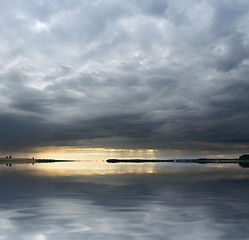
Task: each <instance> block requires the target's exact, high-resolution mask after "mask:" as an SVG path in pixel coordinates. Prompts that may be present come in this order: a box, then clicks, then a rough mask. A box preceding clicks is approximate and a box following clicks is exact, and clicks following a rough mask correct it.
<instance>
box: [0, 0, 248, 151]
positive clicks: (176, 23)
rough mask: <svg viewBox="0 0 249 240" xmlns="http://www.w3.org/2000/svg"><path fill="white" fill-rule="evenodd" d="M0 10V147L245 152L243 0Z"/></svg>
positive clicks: (38, 4)
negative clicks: (228, 150) (228, 147)
mask: <svg viewBox="0 0 249 240" xmlns="http://www.w3.org/2000/svg"><path fill="white" fill-rule="evenodd" d="M1 5H2V8H1V10H0V11H1V12H0V27H1V33H0V41H1V47H0V54H1V55H0V56H1V58H0V66H1V68H0V104H1V108H0V134H1V138H0V147H1V148H2V149H13V148H16V149H18V148H24V147H28V148H29V147H32V146H49V145H67V146H68V145H78V146H82V147H84V146H88V147H109V148H157V149H172V150H174V149H185V150H193V151H195V150H198V149H207V150H209V151H215V150H222V149H223V150H225V149H226V148H227V146H228V145H229V146H230V148H231V149H233V150H234V151H235V150H238V149H240V150H241V149H242V150H243V151H245V150H246V149H247V147H248V143H249V127H248V126H247V125H248V124H247V122H248V117H249V112H248V109H249V104H248V103H249V94H248V91H249V81H248V74H249V70H248V69H249V68H248V65H249V36H248V35H249V27H248V24H247V22H248V21H249V14H248V9H249V3H247V1H243V0H241V1H219V2H217V1H213V0H204V1H197V0H190V1H187V2H186V1H183V0H176V1H165V0H158V1H152V0H146V1H143V2H141V1H136V0H133V1H120V0H111V1H110V0H108V1H107V0H95V1H88V0H85V1H83V0H82V1H77V0H74V1H67V0H63V1H52V2H51V1H45V0H44V1H32V2H30V1H27V0H26V1H25V0H20V1H17V0H14V1H11V2H9V1H4V0H3V1H1ZM115 139H119V140H118V141H116V140H115Z"/></svg>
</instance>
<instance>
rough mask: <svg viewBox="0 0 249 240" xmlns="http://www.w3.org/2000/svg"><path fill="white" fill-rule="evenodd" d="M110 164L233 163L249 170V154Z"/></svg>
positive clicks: (119, 160) (120, 161) (131, 160)
mask: <svg viewBox="0 0 249 240" xmlns="http://www.w3.org/2000/svg"><path fill="white" fill-rule="evenodd" d="M106 162H108V163H159V162H174V163H199V164H207V163H219V164H221V163H223V164H228V163H233V164H239V166H240V167H243V168H249V154H244V155H242V156H240V157H239V158H233V159H232V158H221V159H209V158H198V159H173V160H172V159H169V160H158V159H148V160H145V159H107V160H106Z"/></svg>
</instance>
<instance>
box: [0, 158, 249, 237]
mask: <svg viewBox="0 0 249 240" xmlns="http://www.w3.org/2000/svg"><path fill="white" fill-rule="evenodd" d="M248 186H249V168H248V169H247V168H242V167H239V166H238V165H236V164H206V165H198V164H194V163H189V164H183V163H157V164H152V163H147V164H125V163H123V164H122V163H121V164H108V163H105V162H102V161H99V162H74V163H50V164H35V165H13V166H12V167H7V166H0V239H8V240H11V239H18V240H20V239H25V240H29V239H30V240H54V239H60V240H63V239H93V240H95V239H108V240H109V239H111V240H115V239H120V240H121V239H122V240H123V239H141V240H142V239H143V240H147V239H151V240H152V239H153V240H156V239H164V240H165V239H170V240H171V239H172V240H193V239H197V240H216V239H226V240H229V239H231V240H240V239H241V240H242V239H243V240H245V239H247V240H248V239H249V228H248V224H249V189H248Z"/></svg>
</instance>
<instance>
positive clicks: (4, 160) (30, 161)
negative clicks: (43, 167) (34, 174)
mask: <svg viewBox="0 0 249 240" xmlns="http://www.w3.org/2000/svg"><path fill="white" fill-rule="evenodd" d="M56 162H73V160H54V159H35V158H0V165H7V166H11V165H14V164H35V163H56Z"/></svg>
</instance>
